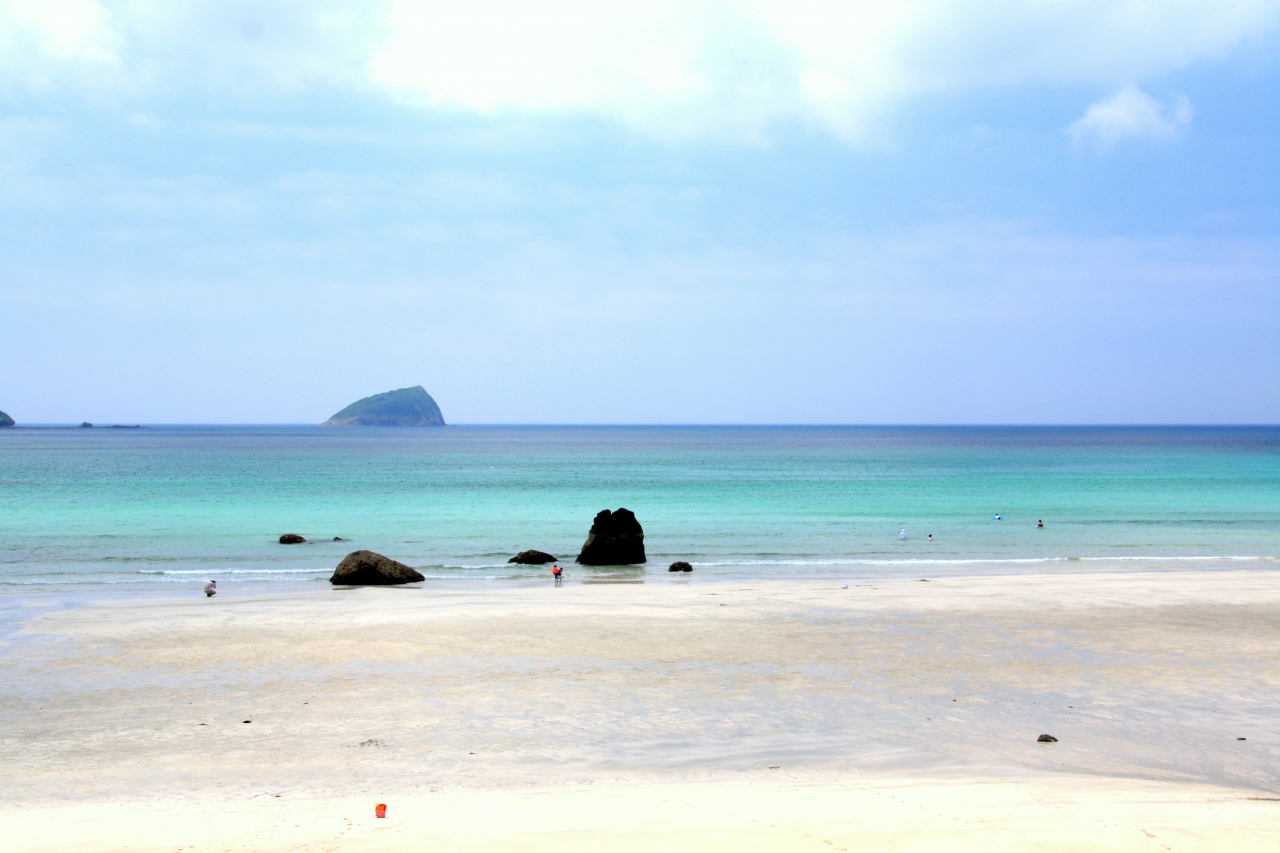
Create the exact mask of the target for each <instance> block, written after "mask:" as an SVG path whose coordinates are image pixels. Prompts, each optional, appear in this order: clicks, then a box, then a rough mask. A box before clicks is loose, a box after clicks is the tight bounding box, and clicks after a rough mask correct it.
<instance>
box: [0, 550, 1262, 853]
mask: <svg viewBox="0 0 1280 853" xmlns="http://www.w3.org/2000/svg"><path fill="white" fill-rule="evenodd" d="M197 596H199V593H198V591H196V592H195V593H194V594H193V595H192V597H191V598H190V599H184V600H174V599H163V600H161V599H133V600H108V601H101V602H96V603H89V604H83V605H81V606H76V607H72V608H57V609H53V610H51V611H50V610H47V609H45V608H46V606H47V605H49V604H51V603H53V602H50V601H48V600H46V599H41V598H39V597H30V598H28V599H26V600H24V601H23V603H24V604H25V605H29V610H30V612H31V613H32V614H35V615H33V616H32V617H31V618H30V619H28V620H26V622H25V625H24V630H23V632H22V633H21V634H20V635H18V636H17V637H16V638H14V640H13V641H12V642H10V643H9V644H8V646H7V648H6V654H5V656H4V659H3V664H2V665H0V674H2V675H3V683H4V687H3V691H2V692H0V702H2V704H0V795H2V796H3V800H2V803H0V837H3V838H4V839H5V849H6V850H116V849H126V848H127V849H129V850H178V849H181V850H232V849H235V850H241V849H243V850H364V849H369V850H373V849H378V850H398V849H415V850H433V849H440V850H445V849H448V850H499V849H502V850H511V849H544V848H545V849H556V850H579V849H582V850H586V849H592V850H601V849H608V850H659V849H661V850H686V849H687V850H719V849H723V850H755V849H760V850H764V849H770V850H779V849H796V850H805V849H814V850H830V849H841V848H844V849H850V850H853V849H858V850H865V849H884V850H965V849H975V850H976V849H984V850H987V849H1008V850H1024V849H1025V850H1032V849H1034V850H1078V849H1082V848H1088V849H1102V850H1109V849H1114V850H1144V849H1151V850H1165V849H1167V850H1250V849H1259V850H1261V849H1275V847H1276V846H1277V842H1276V839H1277V838H1278V837H1280V799H1277V797H1278V796H1280V795H1278V794H1277V793H1276V792H1277V791H1280V763H1278V762H1277V758H1278V757H1280V752H1278V750H1277V747H1280V709H1278V707H1277V705H1278V703H1277V700H1276V697H1277V695H1280V694H1278V693H1277V687H1278V686H1280V646H1278V645H1277V642H1276V641H1277V639H1280V573H1275V572H1270V571H1249V572H1164V573H1142V574H1097V575H1042V576H1034V577H1032V576H1024V577H985V578H964V579H947V580H933V581H931V582H928V583H922V582H919V581H917V580H892V581H881V582H875V583H866V584H861V585H859V584H854V583H850V586H849V589H847V590H846V589H840V586H839V584H832V583H817V582H800V581H797V582H791V581H767V582H755V583H722V584H702V583H698V582H697V581H696V579H695V581H694V582H693V583H686V582H683V581H682V580H679V579H673V580H670V581H668V580H667V579H662V580H660V581H659V582H657V583H648V584H644V585H635V584H617V585H600V584H595V585H581V584H576V583H572V582H571V583H568V584H566V585H565V586H563V587H561V588H553V587H551V586H550V585H549V584H548V585H547V586H545V587H523V588H518V587H499V588H494V587H490V588H480V587H471V588H467V589H462V590H450V591H445V590H441V589H439V588H427V589H360V590H324V591H317V592H313V593H293V594H277V595H262V596H252V597H250V596H243V597H236V596H230V595H225V596H219V597H217V598H214V599H212V600H205V599H204V598H203V597H202V596H199V597H197ZM244 720H251V721H252V722H251V723H245V722H243V721H244ZM1042 732H1048V733H1052V734H1054V735H1056V736H1057V737H1058V738H1059V742H1058V743H1054V744H1039V743H1037V742H1036V736H1037V735H1039V734H1040V733H1042ZM1240 737H1244V738H1247V740H1244V741H1241V740H1237V738H1240ZM775 765H776V766H775ZM375 802H386V803H388V804H389V806H390V816H389V817H388V818H387V819H385V820H377V819H375V818H374V817H373V804H374V803H375Z"/></svg>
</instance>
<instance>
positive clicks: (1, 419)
mask: <svg viewBox="0 0 1280 853" xmlns="http://www.w3.org/2000/svg"><path fill="white" fill-rule="evenodd" d="M11 426H13V418H11V417H9V416H8V415H6V414H5V413H4V412H0V427H11Z"/></svg>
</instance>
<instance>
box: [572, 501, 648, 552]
mask: <svg viewBox="0 0 1280 853" xmlns="http://www.w3.org/2000/svg"><path fill="white" fill-rule="evenodd" d="M578 562H579V563H582V564H583V565H584V566H625V565H630V564H632V563H643V562H645V556H644V529H643V528H641V527H640V522H638V521H636V516H635V513H633V512H632V511H631V510H629V509H622V508H619V509H618V511H617V512H609V510H607V509H605V510H601V511H600V512H599V513H598V514H597V515H596V520H595V522H593V523H592V525H591V532H590V533H589V534H588V535H587V541H586V542H584V543H583V545H582V553H581V554H579V555H578Z"/></svg>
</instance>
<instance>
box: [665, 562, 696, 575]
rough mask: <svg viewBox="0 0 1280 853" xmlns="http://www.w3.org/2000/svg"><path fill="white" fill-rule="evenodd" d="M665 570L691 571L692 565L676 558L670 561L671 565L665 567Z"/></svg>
mask: <svg viewBox="0 0 1280 853" xmlns="http://www.w3.org/2000/svg"><path fill="white" fill-rule="evenodd" d="M667 571H669V572H691V571H693V566H691V565H689V564H688V563H686V562H685V561H684V560H676V561H675V562H674V563H672V564H671V567H670V568H668V569H667Z"/></svg>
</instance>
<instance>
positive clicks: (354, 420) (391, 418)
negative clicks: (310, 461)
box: [321, 385, 444, 427]
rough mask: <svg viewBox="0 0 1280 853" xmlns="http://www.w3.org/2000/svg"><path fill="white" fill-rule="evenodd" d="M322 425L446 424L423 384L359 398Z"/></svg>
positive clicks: (414, 425)
mask: <svg viewBox="0 0 1280 853" xmlns="http://www.w3.org/2000/svg"><path fill="white" fill-rule="evenodd" d="M321 426H376V427H424V426H444V415H442V414H440V407H439V406H437V405H436V401H435V400H433V399H431V395H430V394H428V393H427V392H426V389H424V388H423V387H422V386H421V385H415V386H413V387H412V388H401V389H399V390H398V391H387V392H386V393H383V394H374V395H373V396H372V397H365V398H364V399H363V400H356V401H355V402H354V403H352V404H351V405H350V406H347V407H346V408H345V409H343V410H342V411H341V412H338V413H337V414H336V415H334V416H333V417H331V418H329V420H327V421H325V422H324V423H323V424H321Z"/></svg>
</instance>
